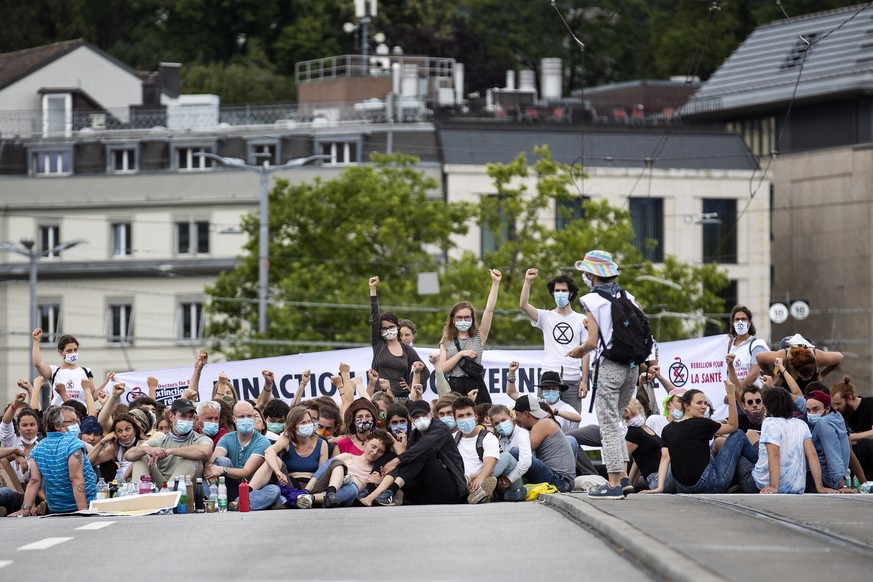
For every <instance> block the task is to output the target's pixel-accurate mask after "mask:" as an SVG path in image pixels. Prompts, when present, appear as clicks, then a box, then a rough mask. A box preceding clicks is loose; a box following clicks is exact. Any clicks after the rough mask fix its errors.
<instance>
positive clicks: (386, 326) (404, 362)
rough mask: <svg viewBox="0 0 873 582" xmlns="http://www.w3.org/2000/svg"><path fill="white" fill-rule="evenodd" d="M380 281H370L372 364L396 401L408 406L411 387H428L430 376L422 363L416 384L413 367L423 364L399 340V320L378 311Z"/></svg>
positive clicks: (412, 350) (395, 316) (408, 347)
mask: <svg viewBox="0 0 873 582" xmlns="http://www.w3.org/2000/svg"><path fill="white" fill-rule="evenodd" d="M378 285H379V277H370V280H369V287H370V345H371V346H372V347H373V362H372V364H371V367H372V368H373V369H374V370H376V372H377V373H378V374H379V377H380V378H384V379H386V380H388V383H389V384H390V386H391V392H393V394H394V398H395V399H397V400H400V401H401V402H405V401H406V400H408V399H409V387H410V386H412V384H426V383H427V379H428V378H429V377H430V372H429V371H428V369H427V368H426V367H424V363H422V366H421V368H419V372H420V374H421V379H420V380H419V381H418V382H415V381H413V378H412V366H413V364H414V363H415V362H421V357H419V355H418V352H416V351H415V349H413V348H412V347H411V346H409V345H407V344H405V343H403V342H401V341H400V340H399V339H398V336H399V334H400V319H399V318H398V317H397V315H395V314H394V313H392V312H390V311H386V312H384V313H381V312H380V310H379V296H378V293H377V286H378Z"/></svg>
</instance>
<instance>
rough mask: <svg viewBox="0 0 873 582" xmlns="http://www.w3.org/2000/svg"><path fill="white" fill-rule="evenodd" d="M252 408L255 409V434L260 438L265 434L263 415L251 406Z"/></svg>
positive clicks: (265, 424) (265, 427)
mask: <svg viewBox="0 0 873 582" xmlns="http://www.w3.org/2000/svg"><path fill="white" fill-rule="evenodd" d="M252 408H254V409H255V432H256V433H258V434H259V435H261V436H264V434H265V433H266V432H267V423H266V421H265V420H264V415H263V414H262V413H261V411H260V410H259V409H258V407H257V406H252ZM264 438H266V437H264ZM267 440H269V439H267Z"/></svg>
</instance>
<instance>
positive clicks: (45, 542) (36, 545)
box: [18, 538, 73, 550]
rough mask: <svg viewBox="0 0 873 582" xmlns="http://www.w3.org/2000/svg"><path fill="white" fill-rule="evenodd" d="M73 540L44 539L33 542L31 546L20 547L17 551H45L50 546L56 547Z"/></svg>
mask: <svg viewBox="0 0 873 582" xmlns="http://www.w3.org/2000/svg"><path fill="white" fill-rule="evenodd" d="M71 539H73V538H45V539H42V540H39V541H38V542H33V543H32V544H27V545H26V546H21V547H20V548H18V549H19V550H45V549H48V548H50V547H52V546H56V545H58V544H62V543H64V542H68V541H70V540H71Z"/></svg>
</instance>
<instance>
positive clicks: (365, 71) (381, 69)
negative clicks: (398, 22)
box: [294, 55, 455, 85]
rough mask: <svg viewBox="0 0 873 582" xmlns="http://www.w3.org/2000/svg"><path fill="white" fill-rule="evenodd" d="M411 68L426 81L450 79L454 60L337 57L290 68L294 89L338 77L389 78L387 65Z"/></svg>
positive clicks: (315, 60)
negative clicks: (292, 69)
mask: <svg viewBox="0 0 873 582" xmlns="http://www.w3.org/2000/svg"><path fill="white" fill-rule="evenodd" d="M394 63H397V64H399V65H400V66H401V68H402V67H403V66H404V65H415V66H416V67H418V74H419V76H421V77H424V78H427V79H435V78H443V79H453V75H454V71H455V59H450V58H435V57H427V56H416V55H370V56H368V57H367V58H366V59H365V58H364V57H362V56H361V55H337V56H333V57H324V58H321V59H313V60H311V61H301V62H299V63H296V64H295V66H294V81H295V82H296V83H297V84H298V85H303V84H306V83H313V82H316V81H329V80H334V79H338V78H342V77H390V76H391V65H393V64H394Z"/></svg>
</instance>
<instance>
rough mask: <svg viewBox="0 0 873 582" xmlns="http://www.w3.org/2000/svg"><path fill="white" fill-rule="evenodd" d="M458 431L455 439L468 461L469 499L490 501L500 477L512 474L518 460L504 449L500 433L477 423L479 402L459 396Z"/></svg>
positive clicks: (455, 410) (456, 405) (455, 407)
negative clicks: (502, 451)
mask: <svg viewBox="0 0 873 582" xmlns="http://www.w3.org/2000/svg"><path fill="white" fill-rule="evenodd" d="M452 412H453V413H454V415H455V423H456V425H457V427H458V432H457V433H456V434H455V443H456V444H457V445H458V451H459V452H460V453H461V458H462V459H463V461H464V475H465V476H466V477H467V491H468V493H469V495H468V496H467V503H470V504H475V503H488V502H490V501H491V496H492V494H493V493H494V488H495V487H496V486H497V478H498V477H502V476H507V475H510V474H511V473H512V471H513V469H515V467H516V465H517V464H518V461H516V460H515V458H514V457H513V456H512V455H510V454H509V453H501V452H500V443H499V442H498V441H497V437H496V436H494V435H493V434H491V433H490V432H488V431H487V430H485V428H484V427H483V426H481V425H479V424H477V423H476V404H475V403H474V402H473V401H472V400H470V399H469V398H467V397H466V396H465V397H463V398H458V399H457V400H455V402H454V403H453V404H452Z"/></svg>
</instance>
